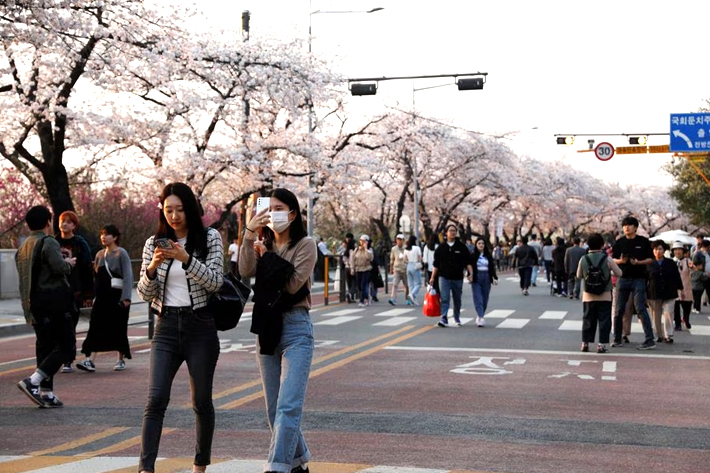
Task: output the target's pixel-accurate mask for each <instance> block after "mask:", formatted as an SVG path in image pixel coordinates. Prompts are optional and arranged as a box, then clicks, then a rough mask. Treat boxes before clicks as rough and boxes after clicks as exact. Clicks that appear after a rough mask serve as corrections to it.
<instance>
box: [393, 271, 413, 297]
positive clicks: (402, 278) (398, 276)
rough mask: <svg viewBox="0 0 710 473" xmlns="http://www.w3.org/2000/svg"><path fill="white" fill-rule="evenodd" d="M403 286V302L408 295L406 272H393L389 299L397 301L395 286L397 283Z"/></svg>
mask: <svg viewBox="0 0 710 473" xmlns="http://www.w3.org/2000/svg"><path fill="white" fill-rule="evenodd" d="M400 282H401V283H402V285H403V286H404V300H405V301H406V300H407V295H408V294H409V288H408V287H407V271H406V270H404V271H395V272H394V274H393V277H392V291H391V293H390V298H391V299H394V300H395V301H396V300H397V286H398V285H399V283H400Z"/></svg>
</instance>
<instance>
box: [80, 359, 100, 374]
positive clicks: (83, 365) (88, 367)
mask: <svg viewBox="0 0 710 473" xmlns="http://www.w3.org/2000/svg"><path fill="white" fill-rule="evenodd" d="M76 367H77V369H80V370H82V371H89V372H92V371H96V366H95V365H94V362H93V361H91V360H84V361H80V362H78V363H77V364H76Z"/></svg>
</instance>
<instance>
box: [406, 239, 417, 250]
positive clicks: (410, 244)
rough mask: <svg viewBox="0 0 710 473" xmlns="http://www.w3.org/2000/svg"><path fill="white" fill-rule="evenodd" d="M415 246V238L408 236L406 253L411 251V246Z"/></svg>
mask: <svg viewBox="0 0 710 473" xmlns="http://www.w3.org/2000/svg"><path fill="white" fill-rule="evenodd" d="M416 244H417V237H415V236H414V235H409V239H408V240H407V251H409V250H411V249H412V247H413V246H415V245H416Z"/></svg>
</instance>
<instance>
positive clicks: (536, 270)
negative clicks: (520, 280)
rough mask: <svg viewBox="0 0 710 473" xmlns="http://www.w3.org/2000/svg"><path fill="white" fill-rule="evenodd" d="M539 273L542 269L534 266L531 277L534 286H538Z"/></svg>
mask: <svg viewBox="0 0 710 473" xmlns="http://www.w3.org/2000/svg"><path fill="white" fill-rule="evenodd" d="M539 272H540V267H539V266H538V265H535V266H533V268H532V275H531V276H530V281H531V282H532V284H534V285H537V275H538V273H539Z"/></svg>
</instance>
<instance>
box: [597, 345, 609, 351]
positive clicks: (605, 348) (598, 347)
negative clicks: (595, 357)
mask: <svg viewBox="0 0 710 473" xmlns="http://www.w3.org/2000/svg"><path fill="white" fill-rule="evenodd" d="M608 352H609V349H608V348H607V347H606V345H602V344H599V345H597V353H608Z"/></svg>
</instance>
